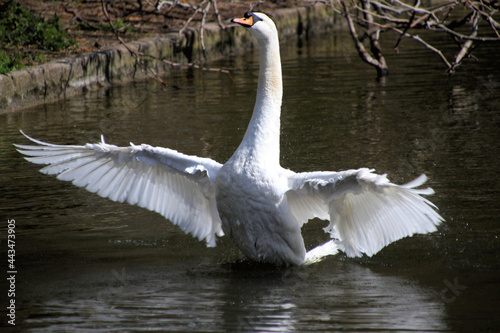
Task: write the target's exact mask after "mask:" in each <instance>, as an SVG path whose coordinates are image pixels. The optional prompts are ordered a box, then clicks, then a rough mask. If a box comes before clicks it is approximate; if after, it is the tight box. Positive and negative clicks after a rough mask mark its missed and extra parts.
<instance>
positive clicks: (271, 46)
mask: <svg viewBox="0 0 500 333" xmlns="http://www.w3.org/2000/svg"><path fill="white" fill-rule="evenodd" d="M259 52H260V69H259V84H258V86H257V100H256V102H255V107H254V110H253V114H252V119H251V120H250V124H249V125H248V128H247V131H246V133H245V136H244V138H243V141H242V142H241V144H240V146H239V147H238V149H237V151H236V152H235V155H239V157H244V156H246V162H247V163H265V164H266V165H267V166H269V165H279V157H280V113H281V99H282V96H283V85H282V80H281V60H280V50H279V41H278V36H277V34H276V35H275V36H270V37H269V38H266V39H260V40H259Z"/></svg>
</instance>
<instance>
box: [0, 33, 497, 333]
mask: <svg viewBox="0 0 500 333" xmlns="http://www.w3.org/2000/svg"><path fill="white" fill-rule="evenodd" d="M404 46H405V48H406V49H404V52H403V53H402V54H401V55H399V56H397V57H396V56H390V57H389V59H388V61H389V64H390V68H391V70H392V74H391V75H390V76H389V77H388V78H387V79H386V80H385V81H384V82H378V81H376V80H375V78H374V75H375V71H374V70H373V69H371V68H369V67H367V66H366V65H364V64H363V63H361V62H360V61H359V59H358V58H357V55H356V54H354V53H353V48H352V44H351V41H350V40H349V39H347V38H345V37H341V36H332V37H331V38H326V39H316V40H314V41H312V42H310V43H305V44H304V45H303V46H302V47H301V48H299V47H298V46H297V45H296V44H295V43H294V42H290V43H287V44H286V45H283V47H282V48H283V49H282V57H283V68H284V70H283V76H284V87H285V96H284V105H283V117H282V122H283V123H282V133H283V134H282V164H283V166H286V167H288V168H291V169H293V170H295V171H307V170H310V171H312V170H342V169H348V168H358V167H373V168H376V169H377V171H378V172H380V173H388V174H389V178H390V179H391V180H392V181H394V182H397V183H402V182H405V181H409V180H411V179H413V178H414V177H416V176H417V175H419V174H420V173H425V174H427V175H428V176H429V179H430V180H429V184H430V185H431V186H432V187H433V188H434V189H435V190H436V194H435V195H434V196H433V197H432V201H433V202H434V203H436V204H437V205H438V206H439V207H440V212H441V213H442V215H443V216H444V217H445V219H446V220H447V221H446V223H445V224H444V225H442V226H441V227H440V228H439V231H438V232H436V233H433V234H431V235H425V236H416V237H413V238H408V239H404V240H401V241H399V242H396V243H394V244H392V245H390V246H389V247H387V248H385V249H384V250H382V251H381V252H380V253H378V254H377V255H376V256H374V257H372V258H358V259H349V258H345V257H344V256H343V255H337V256H335V257H330V258H328V259H327V260H325V261H323V262H321V263H319V264H316V265H312V266H309V267H295V268H273V267H269V266H262V265H256V264H252V263H249V262H246V261H243V260H242V259H243V258H242V257H241V255H240V254H239V252H238V251H237V250H236V248H235V247H234V246H233V245H232V244H231V242H230V241H228V240H227V239H224V238H222V239H220V240H219V242H218V246H217V247H216V248H214V249H207V248H206V247H205V245H204V244H203V243H201V242H198V241H196V240H193V239H192V238H191V237H190V236H186V235H184V234H183V233H182V232H181V231H180V230H179V229H178V228H177V227H175V226H173V225H172V224H170V223H169V222H168V221H166V220H164V219H163V218H162V217H161V216H159V215H158V214H155V213H151V212H149V211H146V210H143V209H140V208H137V207H132V206H129V205H126V204H117V203H114V202H110V201H108V200H106V199H102V198H100V197H98V196H96V195H93V194H90V193H87V192H86V191H84V190H82V189H79V188H75V187H73V186H72V185H70V184H67V183H63V182H60V181H58V180H56V179H55V178H54V177H48V176H45V175H42V174H40V173H38V172H37V170H38V166H35V165H32V164H30V163H28V162H26V161H24V160H23V159H22V157H21V156H20V154H18V153H17V152H16V151H15V150H14V148H13V146H12V144H13V143H26V140H25V139H24V138H23V137H22V136H21V135H20V134H19V132H18V130H19V129H21V128H22V129H23V130H24V131H25V132H26V133H28V134H29V135H31V136H34V137H35V138H39V139H42V140H45V141H49V142H53V143H60V144H83V143H86V142H96V141H98V140H99V138H100V134H104V135H105V137H106V141H107V142H109V143H113V144H118V145H128V143H129V142H130V141H132V142H134V143H136V144H139V143H149V144H152V145H160V146H164V147H169V148H174V149H177V150H179V151H182V152H184V153H188V154H196V155H200V156H208V157H211V158H214V159H216V160H218V161H220V162H224V161H225V160H227V159H228V158H229V157H230V156H231V154H232V152H233V151H234V149H235V148H236V147H237V145H238V143H239V141H240V140H241V138H242V137H243V134H244V131H245V128H246V125H247V123H248V120H249V118H250V115H251V111H252V108H253V103H254V95H255V87H256V80H257V72H256V66H257V63H256V60H255V59H256V58H255V57H254V56H247V57H238V58H235V59H229V60H226V61H223V62H220V63H218V64H215V65H217V66H225V67H234V68H237V69H241V70H236V71H233V76H234V82H233V81H231V80H230V79H229V78H228V77H227V76H225V75H222V74H208V73H200V72H197V71H194V72H177V73H174V74H173V75H172V76H171V77H168V78H167V79H166V80H167V81H168V82H171V83H172V84H176V85H178V86H179V87H181V88H182V89H181V90H175V89H171V88H167V89H166V88H164V87H162V86H160V85H158V84H157V83H155V82H141V83H134V84H130V85H127V86H119V87H113V88H111V89H108V90H103V91H99V92H94V93H90V94H88V95H86V96H81V97H75V98H71V99H69V100H66V101H61V102H58V103H54V104H47V105H40V106H37V107H34V108H31V109H27V110H23V111H20V112H17V113H13V114H1V115H0V191H1V194H0V212H1V214H0V216H1V219H2V224H1V226H0V230H1V236H2V238H1V239H2V241H1V243H0V246H1V249H0V254H1V258H0V260H1V266H0V267H2V268H1V270H2V273H1V274H0V275H1V276H3V277H2V279H1V281H2V284H1V285H0V286H1V288H2V289H1V290H0V295H1V297H0V302H1V309H2V310H3V311H5V309H6V306H7V305H8V304H9V303H8V302H9V301H10V299H15V302H16V303H15V304H16V328H17V329H18V330H22V331H43V332H46V331H58V332H69V331H102V332H109V331H142V330H151V331H177V332H179V331H204V332H207V331H219V332H220V331H231V332H238V331H240V332H257V331H258V332H264V331H272V332H277V331H280V332H291V331H297V332H304V331H340V330H342V331H377V330H380V331H464V332H470V331H491V332H494V331H498V330H500V316H499V313H500V312H499V311H500V260H499V259H500V256H499V251H500V240H499V239H498V236H499V234H500V219H499V217H498V216H499V215H500V204H499V201H500V180H499V179H500V178H499V177H498V169H499V168H498V165H499V164H500V157H499V156H500V58H499V57H498V56H497V55H498V51H499V49H498V46H497V47H496V49H495V48H494V46H488V47H484V48H483V49H480V50H479V53H478V55H479V60H478V61H473V60H470V61H469V63H468V64H467V65H466V66H464V67H463V68H461V69H460V70H459V72H458V73H457V74H456V75H455V76H453V77H451V78H450V77H448V76H447V75H446V74H444V70H443V67H442V66H441V64H440V63H439V59H438V58H437V57H436V56H434V55H431V54H429V53H427V52H426V51H425V50H422V49H420V48H419V47H414V46H413V45H412V44H411V42H408V41H405V44H404ZM12 219H14V220H15V235H16V245H15V250H16V257H15V269H16V271H17V274H16V283H15V297H9V298H8V297H7V293H8V290H9V285H7V284H5V281H6V277H8V274H7V271H8V268H7V264H8V259H9V258H8V253H7V250H8V245H7V242H6V233H7V231H8V228H7V221H8V220H12ZM324 225H325V223H324V222H322V221H312V222H310V223H309V224H307V225H305V227H304V230H303V234H304V237H305V240H306V244H307V246H308V247H313V246H315V245H317V244H319V243H320V242H322V241H325V240H326V235H325V234H324V233H323V232H322V230H321V227H323V226H324ZM7 319H8V317H7V316H6V313H5V312H3V313H2V318H1V321H0V322H1V323H2V325H3V326H8V324H7Z"/></svg>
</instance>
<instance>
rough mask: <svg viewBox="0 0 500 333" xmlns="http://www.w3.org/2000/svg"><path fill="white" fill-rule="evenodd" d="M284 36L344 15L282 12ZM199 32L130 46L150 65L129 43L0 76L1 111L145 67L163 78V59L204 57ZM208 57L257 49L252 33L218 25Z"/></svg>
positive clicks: (210, 35) (319, 28)
mask: <svg viewBox="0 0 500 333" xmlns="http://www.w3.org/2000/svg"><path fill="white" fill-rule="evenodd" d="M272 14H273V19H274V21H275V23H276V26H277V27H278V30H279V33H280V38H281V39H288V38H308V37H310V36H311V35H312V34H315V33H316V34H321V33H325V32H327V31H331V30H332V29H333V28H334V27H336V26H338V25H340V24H339V23H338V21H339V17H338V16H337V15H335V14H334V13H333V11H332V10H330V9H329V8H327V7H326V6H323V5H315V6H310V7H299V8H293V9H281V10H277V11H276V12H274V13H272ZM199 34H200V31H199V30H195V29H192V30H186V31H185V32H184V33H183V35H182V36H181V35H179V34H178V33H170V34H165V35H161V36H158V37H154V38H147V39H142V40H139V41H136V42H131V43H128V44H127V45H128V47H130V49H132V50H134V51H136V52H138V53H140V54H145V55H147V56H143V57H141V59H142V60H143V62H144V63H142V64H141V63H139V62H138V61H136V58H135V55H134V54H133V53H131V52H130V51H129V50H128V49H127V48H126V47H125V46H124V45H120V44H118V45H116V46H115V47H113V48H108V49H102V50H100V51H97V52H91V53H86V54H81V55H77V56H73V57H69V58H64V59H60V60H55V61H52V62H50V63H47V64H44V65H40V66H36V67H32V68H26V69H22V70H18V71H13V72H11V73H9V74H6V75H0V112H7V111H14V110H18V109H21V108H24V107H28V106H32V105H34V104H38V103H45V102H50V101H54V100H57V99H60V98H66V97H69V96H73V95H77V94H81V93H83V92H85V91H88V90H95V89H99V88H101V87H105V86H109V85H112V84H120V83H125V82H129V81H131V80H141V79H144V78H146V77H147V76H148V73H147V70H146V68H145V65H147V66H149V67H151V68H153V69H154V70H155V71H156V72H157V73H158V74H160V75H167V74H168V72H169V71H170V70H172V68H171V66H170V65H169V64H168V63H166V62H163V61H161V59H168V60H170V61H171V62H175V63H181V64H186V63H189V62H197V61H199V60H201V59H204V56H203V54H202V48H201V42H200V38H199ZM204 41H205V47H206V52H205V55H206V57H207V59H216V58H219V57H224V56H228V55H230V54H235V53H238V52H241V51H242V50H243V49H245V48H248V47H254V46H255V45H254V43H255V42H254V40H253V39H252V38H251V36H250V34H249V33H248V32H247V31H245V29H242V28H240V27H230V28H228V29H224V30H222V29H220V28H219V26H218V25H217V24H215V23H213V24H207V25H206V26H205V30H204Z"/></svg>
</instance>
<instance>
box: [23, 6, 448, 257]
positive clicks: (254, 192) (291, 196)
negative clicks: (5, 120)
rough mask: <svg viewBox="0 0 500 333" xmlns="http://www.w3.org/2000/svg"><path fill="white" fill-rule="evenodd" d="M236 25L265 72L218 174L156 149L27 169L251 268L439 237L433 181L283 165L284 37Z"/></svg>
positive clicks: (30, 151)
mask: <svg viewBox="0 0 500 333" xmlns="http://www.w3.org/2000/svg"><path fill="white" fill-rule="evenodd" d="M234 22H236V23H239V24H240V25H243V26H246V27H248V28H249V30H250V32H251V33H252V35H253V36H254V37H255V38H256V39H257V40H258V43H259V50H260V72H259V84H258V92H257V100H256V103H255V108H254V112H253V115H252V119H251V121H250V124H249V126H248V129H247V131H246V133H245V136H244V138H243V141H242V142H241V144H240V146H239V147H238V149H237V150H236V151H235V153H234V154H233V156H232V157H231V158H230V159H229V160H228V161H227V162H226V163H225V164H224V165H221V164H219V163H217V162H215V161H213V160H211V159H208V158H200V157H196V156H187V155H184V154H181V153H178V152H176V151H174V150H170V149H166V148H158V147H157V148H154V147H151V146H149V145H140V146H135V145H131V146H130V147H123V148H121V147H116V146H113V145H109V144H106V143H104V140H103V141H102V142H101V143H98V144H87V145H85V146H64V145H52V144H48V143H44V142H41V141H38V140H34V139H31V138H29V137H28V138H29V139H30V140H32V141H33V142H35V143H37V144H39V146H25V145H18V147H19V148H20V149H21V150H20V151H21V152H22V153H23V154H26V155H29V156H31V157H30V158H28V160H29V161H31V162H34V163H39V164H48V166H46V167H45V168H43V169H42V170H41V171H42V172H44V173H47V174H57V175H58V178H59V179H62V180H67V181H72V182H73V183H74V184H75V185H77V186H81V187H85V188H86V189H87V190H89V191H91V192H95V193H97V194H99V195H100V196H102V197H107V198H110V199H111V200H115V201H119V202H123V201H127V202H128V203H130V204H137V205H139V206H141V207H145V208H148V209H150V210H153V211H156V212H158V213H160V214H162V215H163V216H165V217H166V218H168V219H169V220H171V221H172V222H173V223H175V224H177V225H179V226H180V227H181V228H182V230H184V231H185V232H187V233H191V234H192V235H193V236H195V237H197V238H198V239H200V240H202V239H205V240H206V241H207V245H208V246H215V241H216V235H218V236H222V235H223V234H224V233H225V234H226V235H228V236H229V237H230V238H231V239H232V240H233V242H234V243H235V244H236V245H237V246H238V247H239V248H240V249H241V251H242V252H243V253H244V254H245V255H246V256H248V257H249V258H251V259H253V260H257V261H263V262H270V263H275V264H287V265H288V264H292V265H300V264H303V263H311V262H314V261H317V260H319V259H321V258H322V257H324V256H326V255H331V254H335V253H337V251H338V250H339V249H340V250H342V251H344V252H345V253H346V254H347V255H348V256H360V255H362V254H363V253H365V254H367V255H369V256H371V255H373V254H375V253H376V252H378V251H379V250H380V249H381V248H383V247H384V246H386V245H388V244H389V243H391V242H393V241H395V240H398V239H400V238H403V237H405V236H410V235H412V234H414V233H427V232H431V231H434V230H436V226H437V225H438V224H439V223H440V222H441V221H442V220H443V219H442V218H441V216H440V215H439V214H438V213H437V212H436V211H435V210H434V209H435V208H436V207H435V206H434V205H433V204H432V203H431V202H430V201H428V200H426V199H424V198H423V197H421V196H420V195H428V194H432V193H433V191H432V189H430V188H427V189H420V190H419V189H416V188H415V187H417V186H420V185H422V184H423V183H424V182H425V180H426V178H425V176H423V175H422V176H420V177H419V178H417V179H416V180H414V181H413V182H411V183H409V184H406V185H402V186H398V185H395V184H392V183H390V182H389V181H388V180H387V178H386V176H385V175H376V174H374V173H372V171H373V170H369V169H358V170H348V171H342V172H309V173H295V172H293V171H290V170H287V169H284V168H282V167H281V166H280V164H279V133H280V109H281V99H282V91H283V89H282V80H281V63H280V56H279V42H278V33H277V30H276V27H275V25H274V23H273V22H272V21H271V19H269V18H268V17H267V16H266V15H264V14H261V13H250V14H246V15H245V18H241V19H235V20H234ZM314 217H319V218H321V219H327V220H330V225H329V226H328V227H327V228H325V231H327V232H330V234H331V236H332V238H333V240H331V241H329V242H327V243H325V244H323V245H321V246H318V247H317V248H315V249H313V250H311V251H309V252H307V253H306V249H305V247H304V241H303V239H302V235H301V227H302V225H303V224H304V223H305V222H307V221H308V220H309V219H311V218H314Z"/></svg>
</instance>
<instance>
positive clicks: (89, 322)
mask: <svg viewBox="0 0 500 333" xmlns="http://www.w3.org/2000/svg"><path fill="white" fill-rule="evenodd" d="M332 270H335V271H337V270H338V272H339V273H338V274H335V275H332V274H331V272H332ZM172 271H174V272H172ZM100 274H101V273H97V274H96V275H95V276H93V275H92V274H90V275H89V274H83V275H79V276H78V277H77V279H76V280H73V281H72V283H73V284H77V285H80V284H81V285H86V283H85V282H86V281H88V280H90V281H103V280H104V281H106V279H107V284H108V285H100V286H92V285H88V284H87V285H86V287H85V288H81V287H75V286H74V285H73V286H70V285H66V286H65V285H62V286H61V285H60V282H59V283H58V284H59V285H58V286H57V289H58V293H59V294H60V296H59V297H57V298H54V299H49V300H48V301H46V302H45V303H44V304H43V307H41V308H40V307H34V308H33V309H31V310H32V311H37V312H38V315H37V316H33V317H31V318H28V319H26V325H27V326H28V327H43V329H44V330H49V331H50V330H52V331H65V330H74V329H80V330H86V329H92V328H105V327H123V325H125V326H126V327H127V329H129V330H141V329H143V328H145V327H147V328H151V329H154V328H156V329H161V330H162V331H176V332H177V331H184V330H200V331H221V330H223V331H229V332H263V331H265V332H276V331H279V332H295V331H296V332H304V331H309V330H314V331H317V330H326V331H332V330H355V331H359V330H377V329H381V330H384V329H388V328H390V329H392V330H447V326H446V324H445V322H444V317H445V314H444V304H443V303H442V302H440V301H439V300H438V299H436V297H435V295H433V293H432V292H430V291H429V290H426V289H425V288H422V287H419V286H418V285H417V283H415V282H412V281H408V280H406V279H404V278H399V277H394V276H383V275H381V274H376V273H373V272H372V271H371V270H370V269H368V268H363V267H360V266H358V265H357V264H352V263H346V262H335V261H333V260H330V261H329V263H328V265H325V266H323V267H318V266H313V267H308V268H289V269H276V268H271V267H265V266H264V267H262V266H259V265H255V264H250V263H238V264H223V265H217V266H216V267H213V266H207V265H198V266H196V267H191V268H188V269H186V267H183V269H179V270H170V269H166V268H164V267H162V268H161V267H154V268H153V267H150V266H147V267H143V268H139V269H138V268H137V267H136V268H133V269H131V270H129V269H126V268H122V269H121V270H115V269H112V270H110V271H109V274H108V276H107V277H106V276H100ZM51 284H54V283H53V282H46V283H44V285H43V288H47V289H49V290H52V289H54V287H55V286H54V285H51ZM92 293H95V294H94V295H92Z"/></svg>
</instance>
